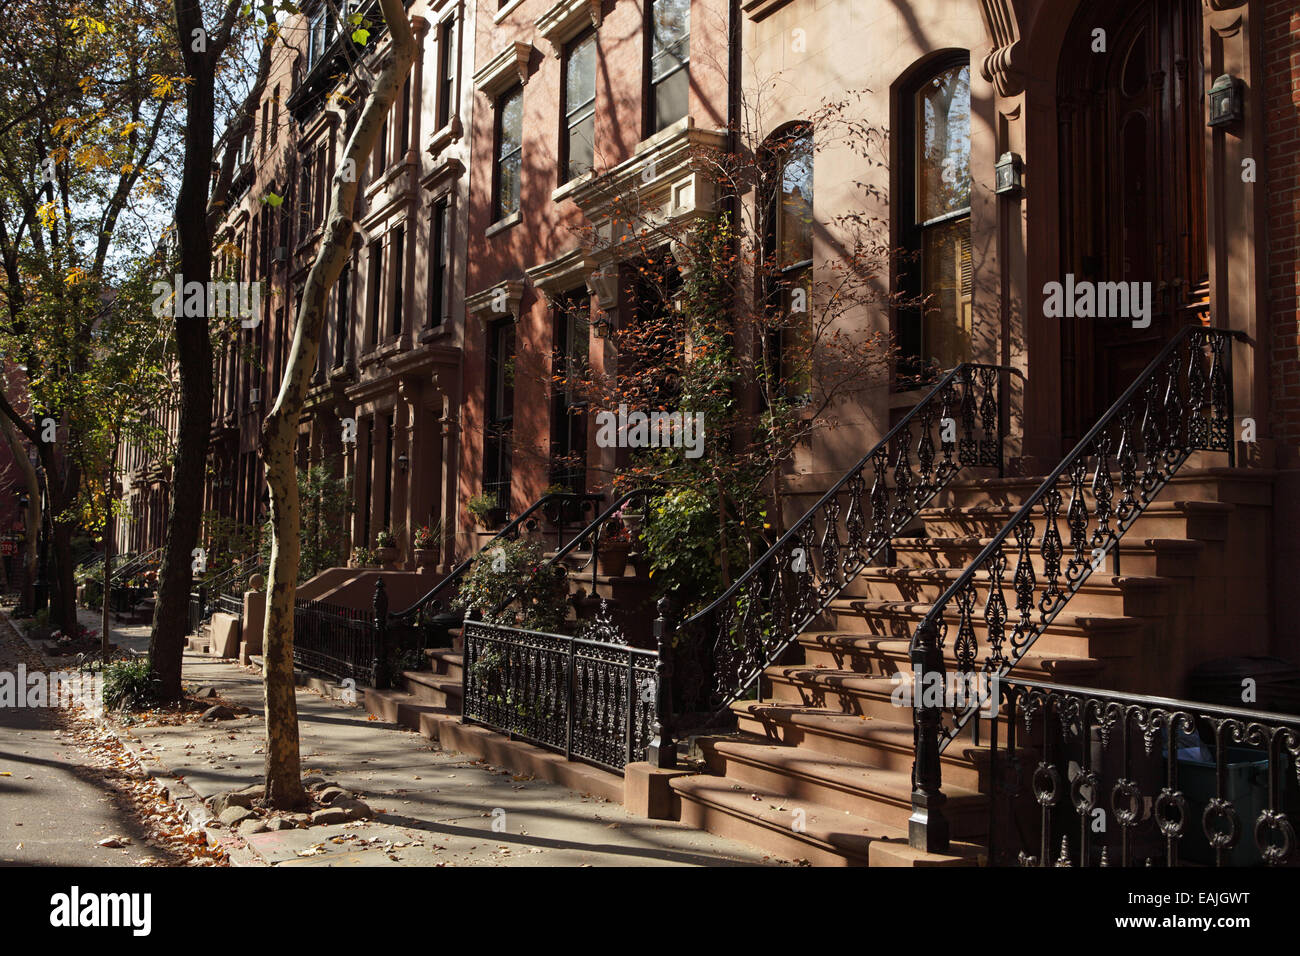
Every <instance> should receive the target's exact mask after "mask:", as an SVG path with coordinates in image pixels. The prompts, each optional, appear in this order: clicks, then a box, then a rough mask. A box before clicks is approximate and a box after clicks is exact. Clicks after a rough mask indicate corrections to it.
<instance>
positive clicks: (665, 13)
mask: <svg viewBox="0 0 1300 956" xmlns="http://www.w3.org/2000/svg"><path fill="white" fill-rule="evenodd" d="M648 56H649V61H650V62H649V68H648V70H647V71H646V72H647V77H646V78H647V89H646V127H647V128H646V135H651V134H653V133H657V132H659V131H660V130H661V129H664V128H665V127H668V126H671V125H672V124H673V123H676V122H677V121H678V120H679V119H681V118H682V117H683V116H685V115H686V106H687V100H688V97H689V94H690V83H691V80H690V62H691V0H651V3H650V29H649V49H648Z"/></svg>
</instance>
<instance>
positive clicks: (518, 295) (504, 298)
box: [465, 279, 524, 324]
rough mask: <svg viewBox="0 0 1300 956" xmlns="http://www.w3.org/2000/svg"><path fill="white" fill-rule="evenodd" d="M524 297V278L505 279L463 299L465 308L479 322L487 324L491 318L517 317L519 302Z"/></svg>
mask: <svg viewBox="0 0 1300 956" xmlns="http://www.w3.org/2000/svg"><path fill="white" fill-rule="evenodd" d="M523 298H524V280H523V279H507V280H506V281H504V282H498V283H497V284H496V285H494V286H492V287H490V288H487V289H484V290H483V291H482V292H476V293H474V294H473V295H471V296H469V297H468V298H467V299H466V300H465V309H466V311H467V312H469V314H470V315H472V316H474V317H475V318H477V319H478V320H479V322H481V323H484V324H487V323H488V322H490V321H491V320H493V319H506V318H511V319H516V320H517V319H518V318H519V303H520V302H522V301H523Z"/></svg>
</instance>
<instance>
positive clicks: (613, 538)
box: [596, 513, 632, 578]
mask: <svg viewBox="0 0 1300 956" xmlns="http://www.w3.org/2000/svg"><path fill="white" fill-rule="evenodd" d="M631 550H632V532H631V531H629V530H628V528H627V525H625V524H624V523H623V518H622V514H621V513H615V515H614V516H613V517H612V518H610V519H609V520H608V521H606V522H605V524H604V526H603V527H602V528H601V529H600V543H599V544H598V545H597V546H596V572H597V573H598V574H602V575H605V576H606V577H611V578H619V577H622V576H623V572H624V571H626V570H627V556H628V553H629V552H630V551H631Z"/></svg>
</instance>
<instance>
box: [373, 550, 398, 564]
mask: <svg viewBox="0 0 1300 956" xmlns="http://www.w3.org/2000/svg"><path fill="white" fill-rule="evenodd" d="M375 562H376V563H377V564H378V565H379V566H380V567H381V568H387V567H391V566H392V565H395V564H397V549H396V548H376V549H375Z"/></svg>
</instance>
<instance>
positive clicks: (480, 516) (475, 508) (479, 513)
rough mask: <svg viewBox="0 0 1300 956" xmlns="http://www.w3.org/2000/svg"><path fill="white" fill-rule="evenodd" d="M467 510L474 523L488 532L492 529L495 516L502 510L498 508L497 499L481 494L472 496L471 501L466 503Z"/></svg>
mask: <svg viewBox="0 0 1300 956" xmlns="http://www.w3.org/2000/svg"><path fill="white" fill-rule="evenodd" d="M465 510H466V511H468V512H469V516H470V517H471V518H473V519H474V523H475V524H477V525H478V526H479V527H480V528H482V529H483V530H484V531H486V530H487V529H488V528H490V527H492V524H493V518H494V515H495V514H496V513H497V512H499V511H500V510H501V509H500V508H498V507H497V502H496V499H495V498H493V497H492V496H491V495H485V494H482V493H480V494H477V495H471V496H470V498H469V500H468V501H466V502H465Z"/></svg>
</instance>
